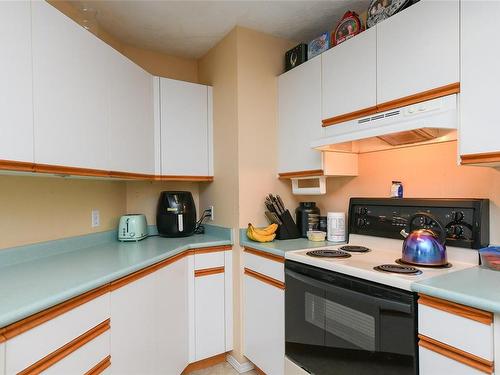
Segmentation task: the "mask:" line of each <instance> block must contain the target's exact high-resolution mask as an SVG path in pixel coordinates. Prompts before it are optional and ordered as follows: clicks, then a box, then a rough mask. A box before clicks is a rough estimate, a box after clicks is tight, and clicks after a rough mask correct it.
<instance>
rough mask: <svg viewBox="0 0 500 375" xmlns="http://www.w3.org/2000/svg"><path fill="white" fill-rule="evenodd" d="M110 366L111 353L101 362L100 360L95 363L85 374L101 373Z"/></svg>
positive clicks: (97, 374) (95, 374) (94, 374)
mask: <svg viewBox="0 0 500 375" xmlns="http://www.w3.org/2000/svg"><path fill="white" fill-rule="evenodd" d="M109 366H111V356H110V355H108V356H107V357H106V358H104V359H103V360H102V361H101V362H99V363H98V364H97V365H95V366H94V367H92V368H91V369H90V370H89V371H87V372H86V373H85V374H84V375H99V374H101V373H102V372H103V371H104V370H106V369H107V368H108V367H109Z"/></svg>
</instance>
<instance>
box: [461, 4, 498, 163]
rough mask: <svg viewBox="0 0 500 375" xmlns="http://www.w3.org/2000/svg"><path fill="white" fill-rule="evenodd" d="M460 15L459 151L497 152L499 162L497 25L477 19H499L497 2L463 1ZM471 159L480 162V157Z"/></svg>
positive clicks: (465, 152)
mask: <svg viewBox="0 0 500 375" xmlns="http://www.w3.org/2000/svg"><path fill="white" fill-rule="evenodd" d="M461 17H462V22H461V25H462V26H461V27H462V30H461V35H462V72H461V73H462V76H461V82H460V84H461V91H460V112H461V116H460V129H459V137H460V142H459V143H460V154H461V155H466V154H481V153H496V158H495V159H496V160H497V163H498V161H500V125H499V121H498V116H497V114H496V108H497V107H498V94H497V92H498V87H499V86H500V71H499V69H498V59H499V58H500V44H499V42H498V38H497V35H498V27H497V25H496V23H495V22H480V20H490V19H491V20H494V19H498V17H500V3H499V2H497V1H471V0H468V1H463V2H462V12H461ZM464 161H465V160H462V162H464ZM472 161H479V162H480V161H481V159H475V160H472ZM482 161H484V162H486V161H487V160H482ZM497 165H498V164H497Z"/></svg>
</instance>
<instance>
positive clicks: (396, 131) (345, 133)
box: [311, 94, 458, 151]
mask: <svg viewBox="0 0 500 375" xmlns="http://www.w3.org/2000/svg"><path fill="white" fill-rule="evenodd" d="M457 118H458V113H457V95H456V94H453V95H448V96H445V97H441V98H437V99H432V100H428V101H425V102H422V103H417V104H412V105H408V106H406V107H401V108H398V109H393V110H390V111H386V112H380V113H376V114H374V115H371V116H367V117H363V118H359V119H356V120H350V121H346V122H343V123H339V124H334V125H330V126H327V127H325V128H324V129H323V136H322V137H321V138H320V139H316V140H314V141H312V142H311V147H312V148H315V149H318V150H331V149H332V148H335V147H334V146H335V145H340V144H345V143H348V142H353V143H362V142H363V141H368V142H367V143H369V144H370V145H371V146H370V148H371V149H374V148H377V146H378V148H393V147H401V146H406V145H409V144H416V143H422V142H425V143H432V142H439V141H444V140H449V139H451V138H453V137H454V138H456V132H454V130H456V128H457V121H458V120H457ZM357 141H360V142H357ZM371 149H370V150H371ZM352 151H354V150H352Z"/></svg>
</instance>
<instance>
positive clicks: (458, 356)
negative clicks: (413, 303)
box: [418, 335, 493, 374]
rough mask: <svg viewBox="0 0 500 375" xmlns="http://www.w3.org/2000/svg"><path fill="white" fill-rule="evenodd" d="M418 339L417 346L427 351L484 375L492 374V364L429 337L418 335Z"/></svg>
mask: <svg viewBox="0 0 500 375" xmlns="http://www.w3.org/2000/svg"><path fill="white" fill-rule="evenodd" d="M418 338H419V341H418V345H419V346H421V347H422V348H425V349H428V350H430V351H432V352H434V353H437V354H440V355H442V356H444V357H447V358H450V359H452V360H454V361H457V362H460V363H462V364H464V365H467V366H469V367H472V368H474V369H476V370H479V371H482V372H484V373H485V374H493V362H491V361H487V360H486V359H483V358H481V357H478V356H475V355H473V354H470V353H467V352H465V351H463V350H460V349H457V348H455V347H453V346H450V345H447V344H445V343H442V342H440V341H437V340H434V339H431V338H430V337H427V336H424V335H418Z"/></svg>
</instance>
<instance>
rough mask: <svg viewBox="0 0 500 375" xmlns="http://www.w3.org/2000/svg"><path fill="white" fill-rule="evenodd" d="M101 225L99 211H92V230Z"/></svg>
mask: <svg viewBox="0 0 500 375" xmlns="http://www.w3.org/2000/svg"><path fill="white" fill-rule="evenodd" d="M99 225H101V216H100V213H99V210H92V228H96V227H98V226H99Z"/></svg>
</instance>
